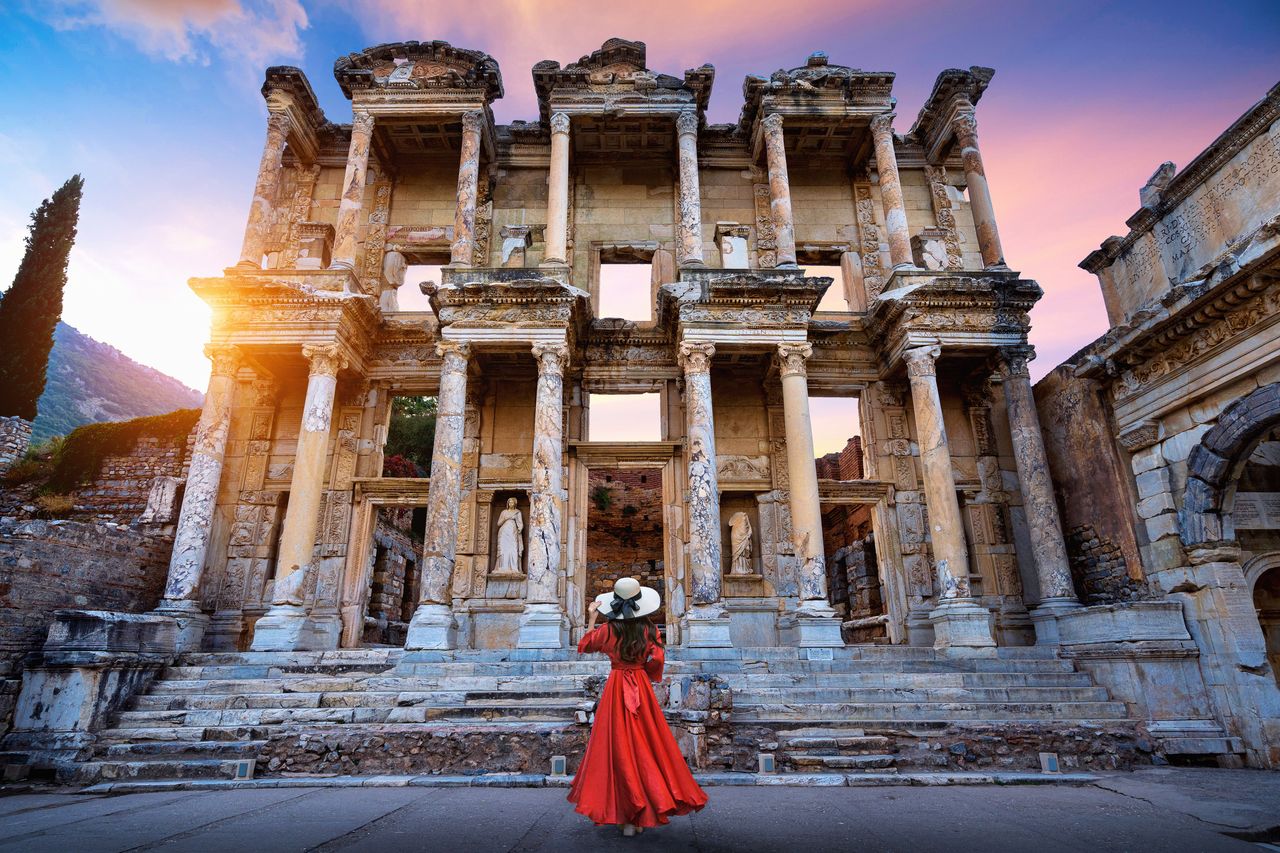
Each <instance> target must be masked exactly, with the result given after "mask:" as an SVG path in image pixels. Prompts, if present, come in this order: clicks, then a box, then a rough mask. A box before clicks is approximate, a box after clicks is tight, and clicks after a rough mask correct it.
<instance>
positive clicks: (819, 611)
mask: <svg viewBox="0 0 1280 853" xmlns="http://www.w3.org/2000/svg"><path fill="white" fill-rule="evenodd" d="M778 629H779V631H780V632H781V633H782V634H783V635H784V636H789V637H790V639H791V644H792V645H794V646H796V647H797V648H801V649H805V648H843V647H844V637H842V636H841V635H840V619H839V617H838V616H837V615H836V611H835V610H834V609H833V608H832V607H831V605H830V604H827V602H825V601H818V600H814V601H802V602H800V604H799V606H797V607H796V609H795V610H794V611H793V612H792V613H788V614H787V615H786V616H784V617H782V618H781V619H779V620H778Z"/></svg>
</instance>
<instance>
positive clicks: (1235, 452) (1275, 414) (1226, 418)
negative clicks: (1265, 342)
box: [1178, 382, 1280, 548]
mask: <svg viewBox="0 0 1280 853" xmlns="http://www.w3.org/2000/svg"><path fill="white" fill-rule="evenodd" d="M1277 422H1280V382H1273V383H1271V384H1270V385H1264V386H1263V387H1261V388H1258V389H1256V390H1254V391H1252V392H1250V393H1249V394H1246V395H1245V396H1243V397H1241V398H1240V399H1239V400H1236V401H1235V402H1234V403H1232V404H1231V405H1230V406H1228V407H1227V408H1226V409H1225V410H1223V412H1222V414H1221V415H1220V416H1219V417H1218V423H1217V424H1216V425H1215V426H1214V427H1213V428H1212V429H1210V430H1209V431H1208V432H1206V433H1205V434H1204V435H1203V436H1202V437H1201V439H1200V443H1199V444H1197V445H1196V447H1195V449H1194V450H1192V451H1191V455H1190V457H1188V459H1187V486H1186V491H1185V492H1184V494H1183V500H1182V511H1181V512H1179V513H1178V535H1179V536H1180V537H1181V539H1182V544H1183V545H1185V546H1187V547H1188V548H1191V547H1197V546H1205V545H1210V544H1213V543H1215V542H1220V541H1222V540H1223V539H1225V538H1227V537H1225V536H1224V533H1223V516H1224V514H1225V513H1224V510H1226V509H1228V508H1227V507H1225V502H1226V498H1227V495H1228V494H1229V493H1230V489H1231V485H1232V483H1233V482H1234V481H1235V478H1236V477H1237V476H1238V475H1239V473H1240V469H1241V468H1242V467H1243V465H1244V462H1245V460H1246V457H1247V456H1248V451H1249V449H1250V448H1251V447H1252V446H1253V444H1254V443H1255V442H1256V441H1257V440H1258V439H1259V438H1260V437H1261V436H1262V435H1263V434H1264V433H1265V432H1266V431H1267V430H1268V429H1269V428H1271V427H1273V426H1275V424H1276V423H1277Z"/></svg>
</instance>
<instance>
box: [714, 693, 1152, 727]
mask: <svg viewBox="0 0 1280 853" xmlns="http://www.w3.org/2000/svg"><path fill="white" fill-rule="evenodd" d="M1126 718H1127V714H1126V711H1125V706H1124V703H1122V702H1016V703H1005V702H883V703H879V702H877V703H871V704H860V703H847V702H834V703H833V702H814V703H809V704H760V705H744V704H739V703H738V702H737V701H736V699H735V701H734V707H733V721H734V722H735V723H744V722H756V723H760V722H779V723H785V722H799V721H805V720H815V721H816V720H823V721H826V720H839V721H856V722H870V721H876V722H879V723H882V724H884V725H886V726H892V725H893V722H894V721H912V722H914V721H937V722H947V721H956V720H966V721H978V720H981V721H986V720H990V721H1000V722H1022V721H1033V722H1048V721H1071V722H1078V721H1085V720H1123V719H1126Z"/></svg>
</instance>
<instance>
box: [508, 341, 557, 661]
mask: <svg viewBox="0 0 1280 853" xmlns="http://www.w3.org/2000/svg"><path fill="white" fill-rule="evenodd" d="M533 357H534V358H535V359H537V361H538V390H537V398H536V401H535V402H534V409H533V470H532V484H533V488H532V491H531V492H530V495H529V557H528V568H527V571H526V575H527V584H526V592H525V605H524V612H523V613H522V614H521V615H520V631H519V636H518V639H517V641H516V646H517V647H518V648H522V649H560V648H564V647H565V646H567V645H568V639H569V620H568V618H567V617H566V616H565V612H564V607H563V606H562V605H561V604H560V528H561V512H560V507H561V502H562V501H563V500H564V487H563V485H562V480H563V476H562V472H563V468H564V440H563V439H564V369H565V364H566V362H567V361H568V360H569V348H568V347H567V346H566V345H564V344H559V343H557V344H535V345H534V347H533Z"/></svg>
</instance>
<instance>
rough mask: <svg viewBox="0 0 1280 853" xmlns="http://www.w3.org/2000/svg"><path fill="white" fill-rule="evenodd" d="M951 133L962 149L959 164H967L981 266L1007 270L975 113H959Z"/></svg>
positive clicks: (954, 120)
mask: <svg viewBox="0 0 1280 853" xmlns="http://www.w3.org/2000/svg"><path fill="white" fill-rule="evenodd" d="M951 130H952V132H953V133H955V135H956V144H957V145H958V146H960V161H961V162H962V163H963V164H964V179H965V183H966V184H967V185H968V187H969V210H970V211H971V212H972V213H973V227H974V230H976V231H977V232H978V250H979V251H981V252H982V263H983V264H984V265H985V266H987V267H1002V266H1004V248H1003V247H1002V246H1001V245H1000V232H999V231H997V230H996V212H995V208H993V207H992V206H991V191H990V190H989V189H988V188H987V173H986V172H985V171H984V170H983V168H982V154H981V152H979V151H978V120H977V118H976V117H975V116H974V115H973V113H968V112H966V113H960V114H959V115H957V116H956V117H955V118H954V119H952V120H951Z"/></svg>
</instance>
